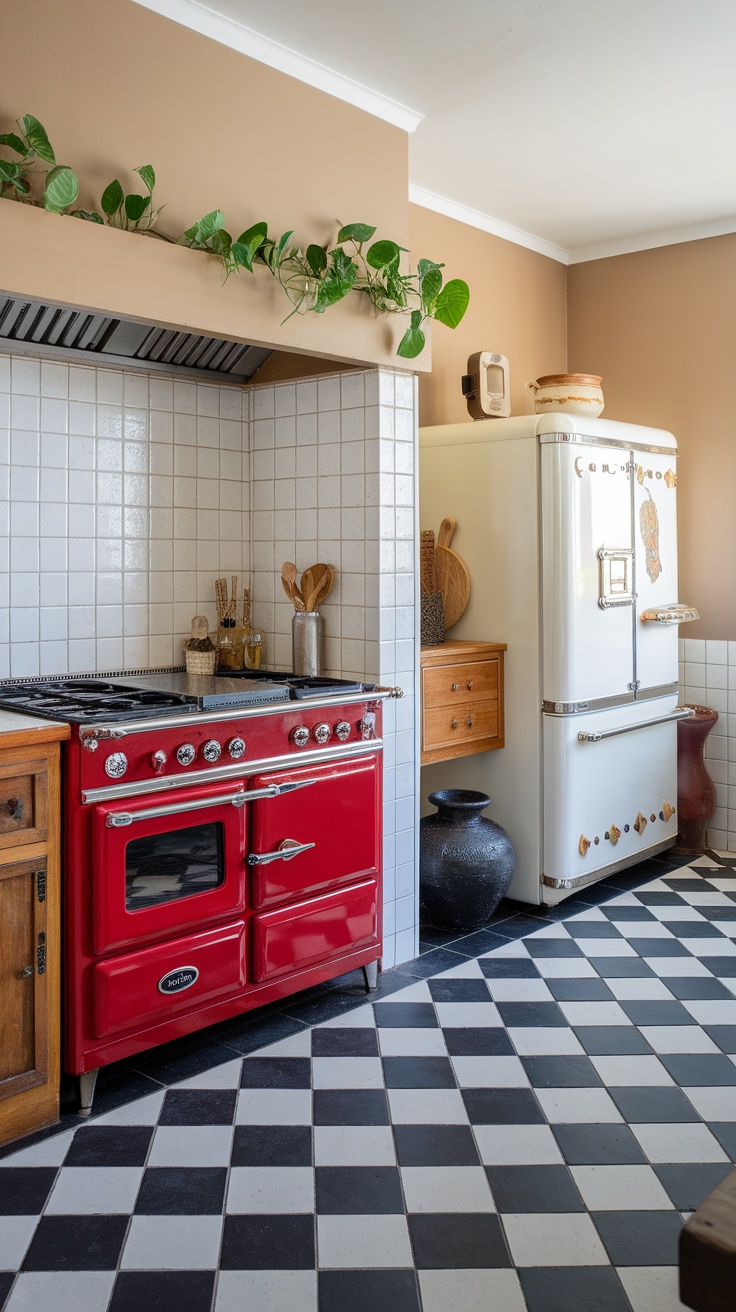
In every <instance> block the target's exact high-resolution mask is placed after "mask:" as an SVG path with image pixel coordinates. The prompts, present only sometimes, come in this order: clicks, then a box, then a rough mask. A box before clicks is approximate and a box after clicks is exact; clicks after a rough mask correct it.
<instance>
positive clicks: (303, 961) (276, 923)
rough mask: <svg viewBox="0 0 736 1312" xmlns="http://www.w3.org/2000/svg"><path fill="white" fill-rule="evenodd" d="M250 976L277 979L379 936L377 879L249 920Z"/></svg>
mask: <svg viewBox="0 0 736 1312" xmlns="http://www.w3.org/2000/svg"><path fill="white" fill-rule="evenodd" d="M251 926H252V930H253V978H254V980H255V981H256V983H261V982H262V981H263V980H270V979H279V978H280V977H281V976H283V975H291V974H293V973H294V972H295V971H297V970H305V969H306V968H307V967H308V966H315V965H317V964H318V963H319V962H322V961H331V960H332V959H333V958H335V957H341V956H343V955H344V954H345V953H346V952H352V951H355V950H357V949H358V948H365V947H370V945H371V944H372V943H376V942H377V941H378V885H377V884H376V882H375V880H373V879H371V880H366V881H365V883H362V884H357V885H356V886H355V887H354V888H346V889H340V890H339V891H337V892H335V893H325V894H323V895H322V897H314V898H310V899H309V900H308V901H306V902H298V903H296V904H292V905H291V906H288V907H280V908H279V910H278V911H264V912H262V913H261V914H260V915H258V916H254V917H253V919H252V920H251Z"/></svg>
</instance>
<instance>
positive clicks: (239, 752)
mask: <svg viewBox="0 0 736 1312" xmlns="http://www.w3.org/2000/svg"><path fill="white" fill-rule="evenodd" d="M227 750H228V753H229V755H230V756H231V757H232V759H233V760H234V761H239V760H240V758H241V756H245V742H244V740H243V739H242V738H231V739H230V742H229V743H228V745H227Z"/></svg>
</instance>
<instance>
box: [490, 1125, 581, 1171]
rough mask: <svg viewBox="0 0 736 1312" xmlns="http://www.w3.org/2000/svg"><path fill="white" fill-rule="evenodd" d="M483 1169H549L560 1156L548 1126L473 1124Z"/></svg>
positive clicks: (559, 1160)
mask: <svg viewBox="0 0 736 1312" xmlns="http://www.w3.org/2000/svg"><path fill="white" fill-rule="evenodd" d="M473 1133H474V1135H475V1140H476V1143H477V1144H478V1151H479V1152H480V1159H481V1161H482V1162H483V1164H484V1165H485V1166H550V1165H553V1164H556V1163H559V1162H562V1160H563V1157H562V1153H561V1152H560V1150H559V1148H558V1146H557V1140H556V1139H555V1137H554V1135H553V1133H552V1131H551V1129H550V1128H549V1126H548V1125H474V1126H473Z"/></svg>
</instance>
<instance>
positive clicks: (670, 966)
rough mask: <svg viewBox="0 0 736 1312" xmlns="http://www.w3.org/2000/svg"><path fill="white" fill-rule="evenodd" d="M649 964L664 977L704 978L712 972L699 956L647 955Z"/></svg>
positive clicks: (650, 967)
mask: <svg viewBox="0 0 736 1312" xmlns="http://www.w3.org/2000/svg"><path fill="white" fill-rule="evenodd" d="M647 965H648V966H649V969H650V970H653V971H654V973H655V975H659V976H661V978H662V979H667V978H668V977H672V978H674V979H678V978H681V979H684V978H685V977H687V978H692V977H697V978H699V979H703V978H704V976H706V975H710V974H711V972H710V971H709V970H708V967H707V966H704V965H703V963H702V961H698V959H697V957H647Z"/></svg>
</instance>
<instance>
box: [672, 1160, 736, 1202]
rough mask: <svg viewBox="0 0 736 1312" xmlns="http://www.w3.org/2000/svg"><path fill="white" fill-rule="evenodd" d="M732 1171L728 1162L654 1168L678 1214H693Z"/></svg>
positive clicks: (691, 1163)
mask: <svg viewBox="0 0 736 1312" xmlns="http://www.w3.org/2000/svg"><path fill="white" fill-rule="evenodd" d="M732 1169H733V1168H732V1167H731V1165H730V1163H729V1162H713V1163H710V1162H697V1163H693V1162H687V1163H685V1164H684V1165H679V1164H678V1165H665V1166H655V1167H654V1170H655V1171H656V1173H657V1175H658V1176H659V1179H660V1181H661V1182H662V1185H663V1186H664V1188H665V1189H666V1190H667V1193H668V1194H669V1196H670V1198H671V1199H672V1202H673V1203H674V1205H675V1207H676V1208H677V1210H678V1212H694V1211H695V1209H696V1208H697V1207H700V1204H701V1203H704V1202H705V1200H706V1198H707V1197H708V1194H710V1193H712V1192H713V1190H714V1189H715V1188H716V1186H717V1185H719V1184H720V1183H721V1181H722V1180H725V1178H726V1176H727V1175H730V1174H731V1171H732Z"/></svg>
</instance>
